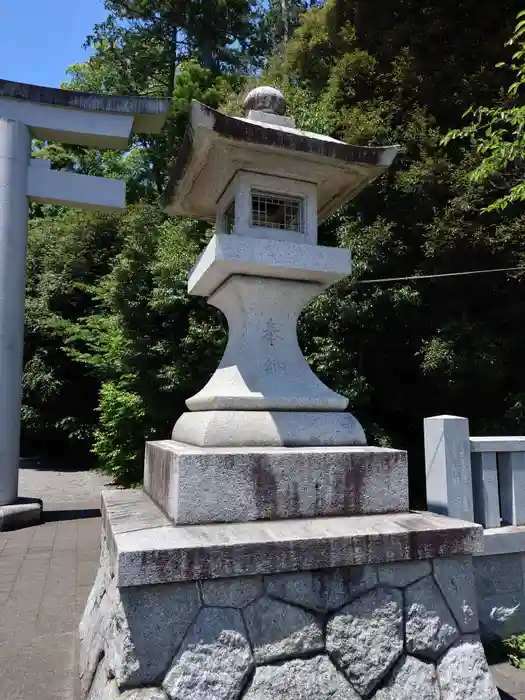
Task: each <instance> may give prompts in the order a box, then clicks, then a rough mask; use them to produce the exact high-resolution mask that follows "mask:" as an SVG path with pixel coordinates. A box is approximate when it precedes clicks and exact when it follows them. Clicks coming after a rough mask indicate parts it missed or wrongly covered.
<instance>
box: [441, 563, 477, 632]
mask: <svg viewBox="0 0 525 700" xmlns="http://www.w3.org/2000/svg"><path fill="white" fill-rule="evenodd" d="M433 563H434V578H435V579H436V582H437V584H438V586H439V588H440V590H441V593H442V594H443V597H444V598H445V600H446V601H447V603H448V607H449V608H450V609H451V611H452V614H453V615H454V617H455V618H456V622H457V623H458V625H459V629H460V630H461V631H462V632H464V633H468V632H470V633H472V632H477V631H478V627H479V622H478V612H477V609H476V595H475V591H476V586H475V584H474V569H473V567H472V558H471V557H454V558H453V559H447V558H444V557H440V558H438V559H434V562H433Z"/></svg>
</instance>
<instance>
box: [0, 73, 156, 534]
mask: <svg viewBox="0 0 525 700" xmlns="http://www.w3.org/2000/svg"><path fill="white" fill-rule="evenodd" d="M168 106H169V100H166V99H160V98H143V97H113V96H106V95H93V94H88V93H82V92H75V91H71V90H61V89H56V88H47V87H39V86H35V85H26V84H24V83H14V82H11V81H8V80H0V530H4V529H10V528H13V527H18V526H20V525H26V524H29V523H33V522H35V521H38V520H39V519H40V516H41V511H42V504H41V502H39V501H31V500H27V499H26V500H25V501H22V500H21V499H18V468H19V459H20V406H21V382H22V371H23V342H24V291H25V263H26V249H27V232H28V207H29V202H30V201H35V202H42V203H47V204H61V205H66V206H72V207H77V208H81V209H99V210H106V211H113V210H120V209H123V208H124V207H125V203H126V202H125V188H126V185H125V182H124V181H123V180H112V179H108V178H102V177H91V176H87V175H79V174H75V173H70V172H63V171H56V170H51V169H50V168H51V163H50V162H49V161H43V160H41V159H34V160H32V159H31V139H33V138H36V139H42V140H45V141H60V142H62V143H69V144H76V145H79V146H89V147H91V148H100V149H103V148H111V149H118V150H125V149H126V148H128V146H129V139H130V136H131V133H132V132H133V131H134V132H138V133H153V134H155V133H159V132H160V131H161V130H162V127H163V125H164V122H165V120H166V116H167V112H168Z"/></svg>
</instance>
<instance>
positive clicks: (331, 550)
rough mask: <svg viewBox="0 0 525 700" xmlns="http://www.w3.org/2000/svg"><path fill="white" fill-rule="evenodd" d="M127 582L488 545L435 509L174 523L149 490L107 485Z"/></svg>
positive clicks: (111, 537)
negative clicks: (382, 513)
mask: <svg viewBox="0 0 525 700" xmlns="http://www.w3.org/2000/svg"><path fill="white" fill-rule="evenodd" d="M101 508H102V517H103V519H104V529H105V532H106V535H107V538H108V546H109V551H110V553H111V559H110V561H111V567H112V572H113V574H114V576H115V578H116V583H117V585H118V586H119V587H126V586H142V585H146V584H161V583H174V582H181V581H196V580H199V579H203V578H210V579H212V578H229V577H232V576H255V575H258V574H270V573H278V572H280V573H284V572H290V571H300V570H313V569H325V568H336V567H341V566H357V565H364V564H380V563H384V562H391V563H393V562H406V561H413V560H417V561H419V560H428V559H433V558H435V557H438V556H446V557H452V556H461V555H472V554H478V553H480V552H482V551H483V528H482V527H481V525H476V524H475V523H466V522H464V521H462V520H456V519H454V518H448V517H446V516H443V515H436V514H434V513H419V512H410V513H393V514H388V515H364V516H354V517H339V518H305V519H302V520H269V521H267V522H251V523H226V524H222V523H212V524H209V525H188V526H184V525H173V523H172V522H171V520H170V519H169V518H168V517H167V516H166V515H165V514H164V513H163V512H162V511H161V509H160V508H159V507H158V506H157V505H155V503H153V501H152V500H151V499H150V498H149V497H148V496H147V495H146V494H145V493H144V492H143V491H141V490H138V489H137V490H127V491H104V492H103V493H102V504H101Z"/></svg>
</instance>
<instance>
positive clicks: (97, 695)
mask: <svg viewBox="0 0 525 700" xmlns="http://www.w3.org/2000/svg"><path fill="white" fill-rule="evenodd" d="M87 700H120V693H119V692H118V687H117V684H116V682H115V679H114V678H108V673H107V668H106V666H105V664H104V662H101V663H100V664H99V665H98V668H97V672H96V673H95V677H94V678H93V683H92V684H91V688H90V689H89V693H88V696H87Z"/></svg>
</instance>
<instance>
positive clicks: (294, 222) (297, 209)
mask: <svg viewBox="0 0 525 700" xmlns="http://www.w3.org/2000/svg"><path fill="white" fill-rule="evenodd" d="M252 226H262V227H264V228H278V229H282V230H285V231H299V232H303V200H302V199H301V198H300V197H285V196H282V195H278V194H269V193H265V192H257V191H256V190H252Z"/></svg>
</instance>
